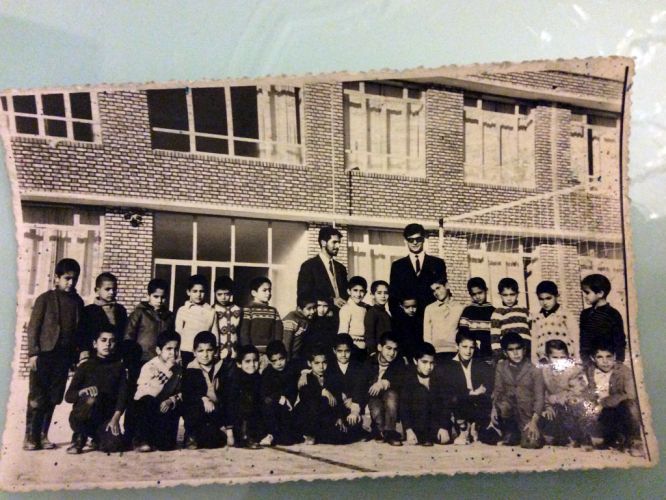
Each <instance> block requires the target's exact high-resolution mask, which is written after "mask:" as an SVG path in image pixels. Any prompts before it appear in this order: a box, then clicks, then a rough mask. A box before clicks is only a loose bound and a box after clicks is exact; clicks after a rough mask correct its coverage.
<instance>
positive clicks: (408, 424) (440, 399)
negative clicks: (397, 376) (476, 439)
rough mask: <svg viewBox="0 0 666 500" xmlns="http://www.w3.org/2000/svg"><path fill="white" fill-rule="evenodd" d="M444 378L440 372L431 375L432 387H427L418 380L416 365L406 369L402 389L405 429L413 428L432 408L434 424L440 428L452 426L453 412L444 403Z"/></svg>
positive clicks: (402, 414) (401, 412)
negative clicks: (420, 417) (421, 416)
mask: <svg viewBox="0 0 666 500" xmlns="http://www.w3.org/2000/svg"><path fill="white" fill-rule="evenodd" d="M443 382H444V381H443V380H442V377H441V375H440V374H439V373H437V372H433V373H432V374H431V375H430V388H429V389H427V388H426V387H424V386H423V385H421V383H420V382H419V380H418V375H417V373H416V367H415V366H414V365H411V366H409V367H408V368H406V369H405V371H404V376H403V382H402V387H401V389H402V390H401V391H400V420H401V421H402V426H403V428H405V429H413V428H414V423H415V421H417V420H419V416H420V415H422V414H423V413H424V412H425V411H427V410H428V408H430V409H431V410H432V411H433V412H434V414H431V418H433V419H434V422H433V423H434V424H436V425H437V427H438V428H440V429H450V428H451V412H450V410H449V409H448V408H447V407H446V405H445V404H444V392H443V390H442V389H443Z"/></svg>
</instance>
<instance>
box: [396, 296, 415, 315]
mask: <svg viewBox="0 0 666 500" xmlns="http://www.w3.org/2000/svg"><path fill="white" fill-rule="evenodd" d="M400 307H401V308H402V310H403V311H405V314H406V315H407V316H409V317H413V316H416V310H417V305H416V299H407V300H403V301H402V304H400Z"/></svg>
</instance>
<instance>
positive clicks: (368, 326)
mask: <svg viewBox="0 0 666 500" xmlns="http://www.w3.org/2000/svg"><path fill="white" fill-rule="evenodd" d="M363 326H364V330H365V348H366V350H367V351H368V353H369V354H372V353H373V352H375V351H376V350H377V344H379V340H380V339H381V338H382V335H383V334H384V333H387V332H390V331H391V315H390V314H389V313H388V311H387V310H386V306H380V305H378V304H375V305H373V306H372V307H369V308H368V310H367V311H366V313H365V317H364V318H363Z"/></svg>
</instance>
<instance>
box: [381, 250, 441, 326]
mask: <svg viewBox="0 0 666 500" xmlns="http://www.w3.org/2000/svg"><path fill="white" fill-rule="evenodd" d="M440 278H446V264H445V263H444V260H442V259H440V258H439V257H434V256H432V255H428V254H425V257H424V259H423V264H422V266H421V272H420V273H419V275H418V276H417V275H416V271H415V270H414V266H412V262H411V261H410V260H409V256H407V257H403V258H401V259H398V260H396V261H395V262H394V263H393V264H391V279H390V280H389V282H390V293H389V308H390V310H391V314H393V315H396V314H399V313H400V312H401V311H400V301H401V300H402V299H403V298H404V297H407V296H412V297H414V298H416V300H417V301H418V304H419V315H420V316H421V317H423V311H424V309H425V307H426V306H427V305H428V304H430V303H432V302H433V301H434V300H435V298H434V296H433V294H432V290H431V289H430V285H432V284H433V283H434V282H435V280H438V279H440Z"/></svg>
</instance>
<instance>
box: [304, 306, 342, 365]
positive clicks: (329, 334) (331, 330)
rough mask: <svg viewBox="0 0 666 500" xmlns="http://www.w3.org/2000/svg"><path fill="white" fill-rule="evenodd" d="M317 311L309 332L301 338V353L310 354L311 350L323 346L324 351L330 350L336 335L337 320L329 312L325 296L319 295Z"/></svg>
mask: <svg viewBox="0 0 666 500" xmlns="http://www.w3.org/2000/svg"><path fill="white" fill-rule="evenodd" d="M316 299H317V309H316V313H315V316H314V318H312V324H311V325H310V331H309V332H308V334H307V335H306V336H305V337H304V338H303V348H302V349H301V351H302V352H303V353H308V352H310V351H311V350H312V349H313V348H315V347H318V346H323V347H324V349H332V348H333V343H334V342H335V338H336V337H337V335H338V318H337V316H336V315H335V314H333V312H332V311H331V304H330V303H329V299H328V298H327V297H326V296H325V295H319V296H317V297H316Z"/></svg>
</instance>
